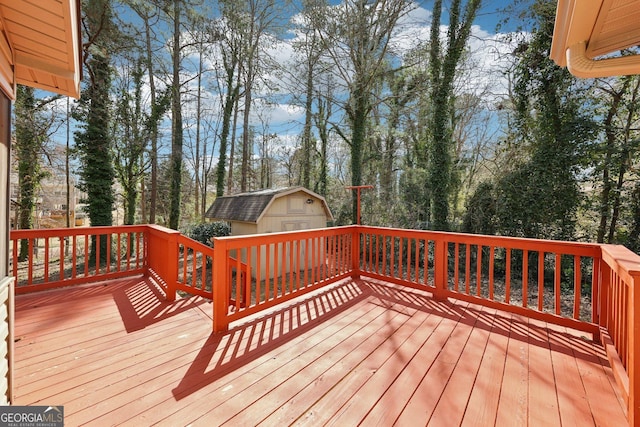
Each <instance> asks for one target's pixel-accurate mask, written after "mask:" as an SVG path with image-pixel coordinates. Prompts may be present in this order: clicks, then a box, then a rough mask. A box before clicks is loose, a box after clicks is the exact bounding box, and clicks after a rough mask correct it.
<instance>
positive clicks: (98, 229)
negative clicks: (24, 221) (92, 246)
mask: <svg viewBox="0 0 640 427" xmlns="http://www.w3.org/2000/svg"><path fill="white" fill-rule="evenodd" d="M147 229H148V226H147V225H114V226H108V225H105V226H95V227H71V228H32V229H18V230H11V231H10V232H9V238H10V239H11V240H19V239H28V238H30V237H34V235H35V237H37V238H46V237H58V236H60V235H65V236H83V235H85V234H107V233H114V232H116V231H117V230H123V231H128V232H143V231H146V230H147Z"/></svg>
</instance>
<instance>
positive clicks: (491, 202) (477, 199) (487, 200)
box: [462, 182, 496, 234]
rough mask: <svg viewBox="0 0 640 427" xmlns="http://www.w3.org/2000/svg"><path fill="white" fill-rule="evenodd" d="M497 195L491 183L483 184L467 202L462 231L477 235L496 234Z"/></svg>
mask: <svg viewBox="0 0 640 427" xmlns="http://www.w3.org/2000/svg"><path fill="white" fill-rule="evenodd" d="M495 216H496V194H495V187H494V185H493V184H491V183H490V182H483V183H481V184H480V185H479V186H478V188H477V189H476V191H475V192H474V193H473V195H472V196H471V198H470V199H469V201H468V202H467V209H466V212H465V214H464V217H463V219H462V231H463V232H465V233H475V234H495V232H496V218H495Z"/></svg>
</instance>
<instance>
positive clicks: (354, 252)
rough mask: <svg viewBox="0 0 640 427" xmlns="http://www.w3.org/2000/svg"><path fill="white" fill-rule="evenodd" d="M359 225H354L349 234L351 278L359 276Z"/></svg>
mask: <svg viewBox="0 0 640 427" xmlns="http://www.w3.org/2000/svg"><path fill="white" fill-rule="evenodd" d="M361 235H362V234H361V226H359V225H355V226H354V227H353V232H352V234H351V278H353V279H359V278H360V239H361V237H360V236H361Z"/></svg>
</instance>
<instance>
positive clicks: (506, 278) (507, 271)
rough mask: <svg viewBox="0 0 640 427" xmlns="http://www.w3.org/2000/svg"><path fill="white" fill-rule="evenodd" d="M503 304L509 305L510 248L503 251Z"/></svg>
mask: <svg viewBox="0 0 640 427" xmlns="http://www.w3.org/2000/svg"><path fill="white" fill-rule="evenodd" d="M504 256H505V272H504V302H505V303H506V304H510V303H511V248H507V249H506V251H505V255H504Z"/></svg>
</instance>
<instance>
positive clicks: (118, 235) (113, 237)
mask: <svg viewBox="0 0 640 427" xmlns="http://www.w3.org/2000/svg"><path fill="white" fill-rule="evenodd" d="M146 230H147V227H146V226H122V227H84V228H70V229H38V230H16V231H12V232H11V235H10V245H9V269H10V271H11V273H12V274H13V276H14V277H15V279H16V281H15V283H16V293H17V294H22V293H26V292H33V291H38V290H43V289H51V288H55V287H60V286H69V285H74V284H80V283H89V282H94V281H96V280H107V279H113V278H118V277H124V276H131V275H135V274H142V273H144V272H145V271H146V268H147V242H146V240H145V236H146ZM92 239H97V241H98V242H100V241H102V242H104V246H102V245H100V244H98V245H96V248H97V249H96V254H95V257H94V259H91V258H90V255H89V254H90V246H91V242H92ZM22 244H25V245H26V248H27V251H26V257H27V258H26V260H25V261H21V260H20V259H19V255H20V248H21V245H22ZM101 247H104V248H109V249H108V250H107V251H106V253H104V251H105V249H102V252H103V253H102V254H101V253H100V251H101Z"/></svg>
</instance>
